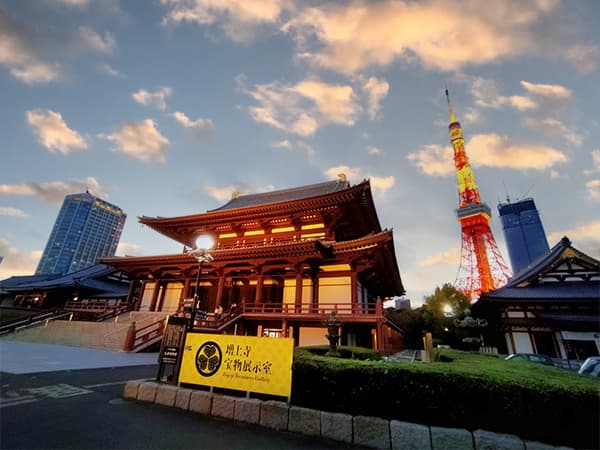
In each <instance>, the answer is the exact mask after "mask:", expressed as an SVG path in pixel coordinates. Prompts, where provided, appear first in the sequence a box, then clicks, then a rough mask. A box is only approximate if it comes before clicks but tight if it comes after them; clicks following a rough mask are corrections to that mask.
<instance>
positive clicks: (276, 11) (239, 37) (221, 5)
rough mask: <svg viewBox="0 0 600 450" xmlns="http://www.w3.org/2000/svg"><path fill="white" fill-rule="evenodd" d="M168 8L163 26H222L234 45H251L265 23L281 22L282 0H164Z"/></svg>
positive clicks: (162, 2) (163, 3) (163, 2)
mask: <svg viewBox="0 0 600 450" xmlns="http://www.w3.org/2000/svg"><path fill="white" fill-rule="evenodd" d="M160 3H161V4H162V5H164V6H166V7H167V8H168V11H167V13H166V14H165V16H164V18H163V20H162V23H163V25H169V24H174V25H176V24H179V23H181V22H191V23H195V24H198V25H201V26H204V25H212V24H218V25H219V26H220V27H221V28H222V30H223V32H224V33H225V35H226V36H227V37H229V38H230V39H231V40H233V41H234V42H238V43H249V42H251V41H252V40H253V39H254V36H255V33H256V31H257V30H258V28H259V27H260V25H263V24H273V23H276V22H277V21H278V20H279V17H280V14H281V12H282V9H283V7H284V5H283V3H284V1H282V0H218V1H215V0H161V1H160Z"/></svg>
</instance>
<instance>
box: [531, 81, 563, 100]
mask: <svg viewBox="0 0 600 450" xmlns="http://www.w3.org/2000/svg"><path fill="white" fill-rule="evenodd" d="M521 86H523V87H524V88H525V89H526V90H527V91H529V92H530V93H531V94H533V95H536V96H538V97H543V98H546V99H549V100H553V101H558V102H562V101H565V100H568V99H569V98H571V91H570V90H569V89H567V88H566V87H564V86H561V85H559V84H536V83H530V82H528V81H521Z"/></svg>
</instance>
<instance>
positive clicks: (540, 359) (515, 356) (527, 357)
mask: <svg viewBox="0 0 600 450" xmlns="http://www.w3.org/2000/svg"><path fill="white" fill-rule="evenodd" d="M504 360H505V361H529V362H533V363H538V364H544V365H546V366H555V365H556V364H554V360H553V359H552V358H550V357H549V356H547V355H538V354H537V353H512V354H510V355H508V356H507V357H506V358H504Z"/></svg>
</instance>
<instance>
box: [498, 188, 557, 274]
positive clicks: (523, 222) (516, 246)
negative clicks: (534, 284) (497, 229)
mask: <svg viewBox="0 0 600 450" xmlns="http://www.w3.org/2000/svg"><path fill="white" fill-rule="evenodd" d="M498 212H499V213H500V220H501V221H502V229H503V231H504V238H505V239H506V246H507V248H508V256H509V258H510V264H511V266H512V269H513V272H514V273H515V274H516V273H518V272H520V271H521V269H523V268H525V267H527V266H528V265H529V264H531V263H532V262H533V261H535V260H536V259H538V258H539V257H540V256H542V255H544V254H546V253H548V251H549V250H550V247H549V246H548V239H547V238H546V233H545V232H544V226H543V225H542V220H541V219H540V215H539V213H538V210H537V208H536V207H535V202H534V201H533V199H532V198H525V199H523V200H519V201H516V202H514V203H511V202H510V200H508V202H507V203H500V204H499V205H498Z"/></svg>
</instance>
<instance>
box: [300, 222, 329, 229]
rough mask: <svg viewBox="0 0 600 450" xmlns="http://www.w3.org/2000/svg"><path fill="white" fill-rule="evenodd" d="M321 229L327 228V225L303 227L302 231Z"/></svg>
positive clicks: (319, 224)
mask: <svg viewBox="0 0 600 450" xmlns="http://www.w3.org/2000/svg"><path fill="white" fill-rule="evenodd" d="M319 228H325V224H322V223H313V224H310V225H302V228H300V229H301V230H317V229H319Z"/></svg>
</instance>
